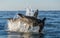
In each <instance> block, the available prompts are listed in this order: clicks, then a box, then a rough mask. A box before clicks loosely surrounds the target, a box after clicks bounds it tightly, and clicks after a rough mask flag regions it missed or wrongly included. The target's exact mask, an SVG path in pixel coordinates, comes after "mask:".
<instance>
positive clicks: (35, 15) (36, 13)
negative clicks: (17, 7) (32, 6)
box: [34, 9, 38, 18]
mask: <svg viewBox="0 0 60 38" xmlns="http://www.w3.org/2000/svg"><path fill="white" fill-rule="evenodd" d="M37 16H38V9H37V10H36V11H35V13H34V17H36V18H37Z"/></svg>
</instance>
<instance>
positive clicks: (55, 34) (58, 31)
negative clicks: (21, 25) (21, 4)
mask: <svg viewBox="0 0 60 38" xmlns="http://www.w3.org/2000/svg"><path fill="white" fill-rule="evenodd" d="M17 13H21V14H25V11H0V38H60V11H39V14H38V18H40V19H41V20H42V19H43V18H44V17H46V18H47V19H46V21H45V26H44V29H43V32H42V34H39V33H15V32H12V33H9V32H6V31H4V30H5V29H6V28H5V26H6V25H7V20H8V18H15V16H16V14H17Z"/></svg>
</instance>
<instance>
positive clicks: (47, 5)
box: [0, 0, 60, 10]
mask: <svg viewBox="0 0 60 38" xmlns="http://www.w3.org/2000/svg"><path fill="white" fill-rule="evenodd" d="M26 8H31V9H39V10H60V0H0V10H25V9H26Z"/></svg>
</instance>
